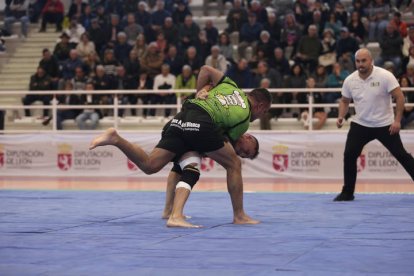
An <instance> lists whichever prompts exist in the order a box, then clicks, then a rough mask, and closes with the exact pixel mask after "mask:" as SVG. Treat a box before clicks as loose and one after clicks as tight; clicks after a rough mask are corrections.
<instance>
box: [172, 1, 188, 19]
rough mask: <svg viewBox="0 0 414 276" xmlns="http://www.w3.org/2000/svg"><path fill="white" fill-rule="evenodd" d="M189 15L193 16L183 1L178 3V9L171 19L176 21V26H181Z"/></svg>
mask: <svg viewBox="0 0 414 276" xmlns="http://www.w3.org/2000/svg"><path fill="white" fill-rule="evenodd" d="M187 15H192V13H191V11H190V9H189V8H188V6H187V5H186V3H185V2H184V1H182V0H180V1H178V3H177V7H176V8H175V9H174V11H173V12H172V14H171V17H172V19H173V21H174V24H176V25H180V24H182V23H184V21H185V17H186V16H187Z"/></svg>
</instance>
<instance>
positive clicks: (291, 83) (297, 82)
mask: <svg viewBox="0 0 414 276" xmlns="http://www.w3.org/2000/svg"><path fill="white" fill-rule="evenodd" d="M306 79H307V75H306V72H305V70H304V69H303V67H302V65H300V64H299V63H296V64H294V65H293V66H292V69H291V74H290V75H289V76H288V78H287V79H286V87H287V88H305V87H306ZM304 96H306V94H305V93H303V92H300V93H299V92H294V93H283V94H282V95H281V100H282V101H281V102H282V103H286V104H290V103H297V102H298V100H299V99H301V98H303V97H304ZM286 111H287V112H289V111H290V108H288V109H286ZM293 116H294V117H298V116H299V114H298V113H296V112H294V113H293Z"/></svg>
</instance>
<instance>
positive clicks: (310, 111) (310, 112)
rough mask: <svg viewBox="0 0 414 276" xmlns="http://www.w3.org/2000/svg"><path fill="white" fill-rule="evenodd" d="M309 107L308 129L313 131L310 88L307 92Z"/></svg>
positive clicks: (311, 92) (312, 98)
mask: <svg viewBox="0 0 414 276" xmlns="http://www.w3.org/2000/svg"><path fill="white" fill-rule="evenodd" d="M308 97H309V99H308V102H309V107H308V119H309V131H313V100H314V97H313V91H312V90H311V91H310V92H309V96H308Z"/></svg>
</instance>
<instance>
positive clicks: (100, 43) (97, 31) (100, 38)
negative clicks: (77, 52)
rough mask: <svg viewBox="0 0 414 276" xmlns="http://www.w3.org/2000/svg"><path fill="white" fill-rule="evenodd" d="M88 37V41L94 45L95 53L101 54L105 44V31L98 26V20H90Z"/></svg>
mask: <svg viewBox="0 0 414 276" xmlns="http://www.w3.org/2000/svg"><path fill="white" fill-rule="evenodd" d="M88 35H89V39H90V41H92V42H93V44H94V45H95V49H96V52H97V53H101V51H102V49H103V47H104V45H105V44H106V40H105V36H106V35H105V31H104V30H103V29H102V27H101V26H100V25H99V20H98V18H96V17H95V18H93V19H92V20H91V26H90V27H89V29H88Z"/></svg>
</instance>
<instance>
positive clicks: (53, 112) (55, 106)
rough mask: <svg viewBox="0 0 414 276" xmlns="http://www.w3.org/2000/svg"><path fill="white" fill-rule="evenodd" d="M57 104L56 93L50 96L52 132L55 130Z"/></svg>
mask: <svg viewBox="0 0 414 276" xmlns="http://www.w3.org/2000/svg"><path fill="white" fill-rule="evenodd" d="M57 105H58V100H57V99H56V95H53V98H52V130H53V132H56V131H57Z"/></svg>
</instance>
